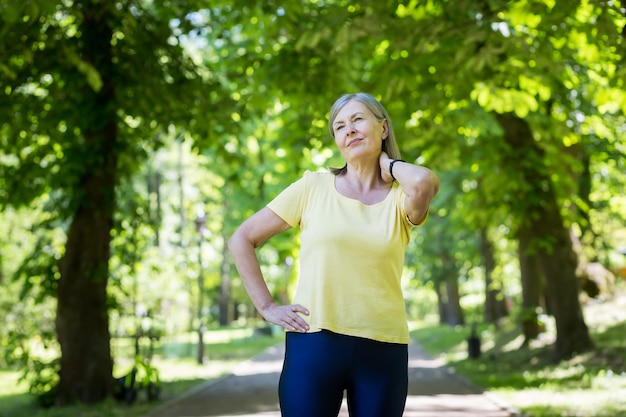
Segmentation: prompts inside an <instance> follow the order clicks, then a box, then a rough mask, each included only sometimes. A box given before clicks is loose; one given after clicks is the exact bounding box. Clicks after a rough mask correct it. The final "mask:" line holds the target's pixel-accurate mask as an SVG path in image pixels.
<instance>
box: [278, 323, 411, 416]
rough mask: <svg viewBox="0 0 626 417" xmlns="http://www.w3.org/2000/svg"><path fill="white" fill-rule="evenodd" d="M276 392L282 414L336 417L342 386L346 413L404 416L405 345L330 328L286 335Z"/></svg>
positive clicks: (406, 388) (351, 414) (406, 382)
mask: <svg viewBox="0 0 626 417" xmlns="http://www.w3.org/2000/svg"><path fill="white" fill-rule="evenodd" d="M286 349H287V350H286V353H285V362H284V365H283V371H282V373H281V375H280V383H279V387H278V394H279V398H280V408H281V413H282V416H283V417H337V415H338V414H339V409H340V408H341V401H342V399H343V393H344V390H345V391H346V398H347V402H348V410H349V412H350V416H353V417H402V413H403V412H404V406H405V403H406V396H407V390H408V349H407V345H403V344H395V343H383V342H377V341H373V340H369V339H363V338H359V337H352V336H345V335H341V334H337V333H332V332H329V331H325V330H323V331H321V332H315V333H295V332H288V333H287V334H286Z"/></svg>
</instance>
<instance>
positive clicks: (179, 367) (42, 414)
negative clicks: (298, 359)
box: [0, 327, 283, 417]
mask: <svg viewBox="0 0 626 417" xmlns="http://www.w3.org/2000/svg"><path fill="white" fill-rule="evenodd" d="M282 338H283V336H282V334H280V335H274V336H260V335H258V334H256V333H255V332H254V329H253V328H249V327H248V328H228V329H214V330H209V331H207V332H206V334H205V337H204V340H205V351H206V353H207V357H208V361H207V363H206V364H204V365H199V364H198V363H197V359H196V357H197V354H196V353H197V335H196V334H186V335H180V336H177V337H171V338H165V339H163V340H161V341H160V342H158V343H157V344H155V346H154V356H153V359H152V365H153V366H155V367H156V368H157V369H158V371H159V376H160V378H161V381H162V389H161V396H160V398H159V399H158V400H157V401H151V402H149V401H147V399H146V398H145V397H143V396H140V397H139V399H138V400H137V401H136V402H135V403H134V404H133V405H131V406H129V405H126V404H124V403H119V402H116V401H114V400H109V401H105V402H104V403H101V404H98V405H96V406H90V407H88V406H72V407H61V408H50V409H41V408H39V407H38V406H37V405H36V403H35V399H34V397H33V395H31V394H29V393H28V386H27V385H26V383H19V382H18V379H19V377H20V372H16V371H0V417H137V416H140V415H142V414H144V413H146V412H148V411H149V410H150V409H152V408H154V407H157V406H158V405H159V404H162V403H164V402H166V401H168V400H170V399H172V398H174V397H176V396H178V395H180V394H182V393H184V392H186V391H188V390H189V389H191V388H193V387H195V386H198V385H199V384H203V383H205V382H208V381H212V380H216V379H218V378H220V377H221V376H223V375H225V374H228V373H229V372H230V371H231V370H232V369H233V368H234V367H235V366H236V365H237V364H239V363H240V362H241V361H243V360H246V359H248V358H251V357H253V356H255V355H256V354H257V353H260V352H261V351H263V350H264V349H266V348H268V347H270V346H273V345H275V344H277V343H278V342H280V341H281V340H282ZM111 349H112V353H113V356H114V357H115V359H116V362H115V367H114V374H115V375H116V376H121V375H124V374H125V373H127V372H128V371H129V370H130V369H131V367H132V363H133V362H132V358H133V354H134V341H133V339H114V340H112V341H111ZM147 349H148V346H147V345H142V351H144V352H145V351H146V350H147Z"/></svg>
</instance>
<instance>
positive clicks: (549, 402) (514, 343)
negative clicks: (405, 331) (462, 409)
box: [412, 293, 626, 417]
mask: <svg viewBox="0 0 626 417" xmlns="http://www.w3.org/2000/svg"><path fill="white" fill-rule="evenodd" d="M584 314H585V321H586V323H587V326H588V327H589V331H590V333H591V336H592V338H593V340H594V342H595V345H596V346H595V349H594V350H593V351H591V352H587V353H584V354H579V355H576V356H574V357H572V358H571V359H569V360H565V361H561V362H559V363H554V361H553V360H552V357H553V355H552V353H553V348H552V346H551V344H552V342H553V341H554V330H553V323H548V324H549V326H548V330H547V331H546V333H544V334H542V335H541V337H540V338H539V339H538V340H536V341H534V342H533V343H531V344H530V346H528V347H522V342H523V339H522V337H521V336H520V330H519V329H518V328H517V327H516V326H515V324H514V323H512V322H508V323H502V325H501V326H500V328H498V329H495V328H494V327H493V326H480V327H479V331H480V336H481V341H482V355H481V357H480V358H478V359H470V358H468V354H467V342H466V339H467V337H468V336H469V333H470V331H469V328H468V327H461V326H457V327H450V326H439V325H421V326H418V327H417V328H416V329H415V330H413V331H412V336H413V338H414V339H415V340H417V341H418V342H419V343H420V344H421V345H422V346H423V347H424V349H425V350H426V351H427V352H428V353H430V354H431V355H433V356H435V357H442V358H443V359H444V360H445V361H446V363H447V365H448V366H449V367H450V368H452V369H454V370H455V371H456V372H457V373H458V374H460V375H462V376H464V377H465V378H467V379H469V380H470V381H472V382H473V383H474V384H476V385H478V386H480V387H483V388H484V389H486V390H488V391H490V392H492V393H493V394H495V395H496V396H498V397H499V398H501V399H502V400H504V401H506V402H508V403H509V404H511V405H512V406H513V407H515V408H517V409H518V410H520V411H522V412H523V413H524V414H525V415H527V416H532V417H557V416H558V417H592V416H593V417H596V416H605V417H618V416H625V415H626V347H625V346H626V345H625V344H624V335H626V293H621V294H618V295H616V296H615V297H614V298H613V299H611V300H607V301H605V302H591V303H589V304H588V305H586V306H585V308H584ZM550 324H552V325H550Z"/></svg>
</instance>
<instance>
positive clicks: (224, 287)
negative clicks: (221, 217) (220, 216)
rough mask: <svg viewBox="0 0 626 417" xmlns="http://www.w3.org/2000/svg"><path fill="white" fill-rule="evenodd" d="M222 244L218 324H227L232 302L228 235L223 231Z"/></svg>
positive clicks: (231, 312)
mask: <svg viewBox="0 0 626 417" xmlns="http://www.w3.org/2000/svg"><path fill="white" fill-rule="evenodd" d="M222 239H223V242H224V245H223V246H222V265H221V267H220V292H219V305H220V317H219V322H220V326H228V325H229V324H230V322H231V321H232V319H233V311H232V302H231V297H230V264H229V263H228V260H227V259H228V246H227V245H226V241H227V240H228V237H227V236H226V233H225V231H223V233H222Z"/></svg>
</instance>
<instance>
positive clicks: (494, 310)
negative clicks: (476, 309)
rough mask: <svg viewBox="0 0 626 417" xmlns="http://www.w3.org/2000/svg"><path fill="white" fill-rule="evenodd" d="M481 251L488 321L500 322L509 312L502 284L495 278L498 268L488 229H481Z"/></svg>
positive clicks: (485, 312)
mask: <svg viewBox="0 0 626 417" xmlns="http://www.w3.org/2000/svg"><path fill="white" fill-rule="evenodd" d="M480 253H481V256H482V259H483V265H484V267H485V308H484V312H483V314H484V319H485V322H486V323H495V324H497V323H498V320H500V319H501V318H503V317H505V316H506V315H507V314H508V310H507V307H506V300H505V298H504V294H503V292H502V285H501V284H500V283H498V284H496V283H495V282H494V280H493V271H494V269H495V268H496V259H495V256H494V254H493V245H492V244H491V242H490V241H489V238H488V236H487V231H486V230H485V229H481V230H480Z"/></svg>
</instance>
